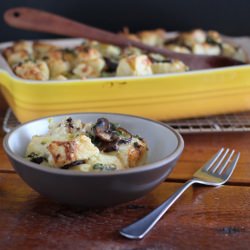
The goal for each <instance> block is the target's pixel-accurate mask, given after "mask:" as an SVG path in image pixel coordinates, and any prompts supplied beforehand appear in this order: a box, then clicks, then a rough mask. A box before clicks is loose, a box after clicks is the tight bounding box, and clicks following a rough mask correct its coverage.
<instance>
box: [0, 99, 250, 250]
mask: <svg viewBox="0 0 250 250" xmlns="http://www.w3.org/2000/svg"><path fill="white" fill-rule="evenodd" d="M0 102H1V99H0ZM0 106H1V105H0ZM1 107H2V108H0V123H1V124H2V121H3V115H4V111H5V108H4V106H1ZM5 107H7V106H5ZM3 136H4V133H3V132H2V130H1V132H0V137H1V140H2V139H3ZM184 141H185V150H184V152H183V154H182V156H181V158H180V160H179V162H178V164H177V166H176V167H175V169H174V171H173V173H172V174H171V176H170V177H169V178H168V179H167V180H166V181H165V182H164V183H162V184H161V185H159V186H158V187H157V188H156V189H155V190H153V192H151V193H149V194H148V195H146V196H145V197H143V198H141V199H138V200H135V201H132V202H129V203H126V204H122V205H119V206H115V207H111V208H103V209H89V210H83V209H81V208H72V207H67V206H64V205H61V204H57V203H54V202H53V201H50V200H48V199H47V198H45V197H42V196H41V195H39V194H38V193H37V192H35V191H33V190H32V189H31V188H29V187H28V186H27V185H26V184H25V183H24V182H23V181H22V180H21V178H20V177H19V176H18V175H17V174H16V173H15V171H14V170H13V169H12V167H11V165H10V163H9V161H8V159H7V156H6V155H5V153H4V151H3V147H2V145H1V146H0V163H1V164H0V249H1V250H2V249H3V250H5V249H6V250H12V249H42V250H43V249H60V250H61V249H70V250H71V249H73V250H75V249H90V250H91V249H116V250H120V249H124V250H125V249H136V250H139V249H148V250H153V249H223V250H224V249H249V244H250V209H249V207H250V153H249V151H250V150H249V148H250V147H249V146H250V133H247V132H244V133H220V134H197V135H185V136H184ZM222 146H224V147H231V148H235V149H236V150H239V151H240V152H241V158H240V161H239V163H238V166H237V168H236V170H235V172H234V174H233V176H232V177H231V180H230V181H229V182H228V183H227V184H226V185H225V186H222V187H217V188H214V187H204V186H198V185H197V186H194V187H191V188H189V189H188V190H187V191H186V192H185V193H184V194H183V196H182V197H181V198H180V199H179V200H178V201H177V202H176V203H175V204H174V205H173V207H171V208H170V210H169V211H168V212H167V213H166V215H165V216H164V217H163V218H162V219H161V220H160V221H159V223H158V224H157V225H156V226H155V228H154V229H153V230H152V232H151V233H150V234H149V235H148V236H146V237H145V239H143V240H128V239H125V238H123V237H122V236H120V235H119V233H118V230H119V229H120V228H122V227H124V226H126V225H128V224H130V223H131V222H133V221H134V220H136V219H138V218H140V217H142V216H144V215H145V214H147V213H148V212H149V211H151V210H152V209H153V208H154V207H156V206H157V205H159V204H160V203H161V202H162V201H164V200H165V199H166V198H167V197H169V196H170V195H171V194H172V193H173V192H175V191H176V190H177V189H178V188H179V187H180V186H181V185H182V182H184V181H185V180H187V179H188V178H190V177H191V176H192V174H193V173H194V172H195V170H196V169H198V168H199V167H200V166H201V165H202V164H203V163H204V162H205V161H206V160H208V159H209V158H210V157H211V156H212V154H214V153H215V152H216V151H217V150H218V149H219V148H220V147H222Z"/></svg>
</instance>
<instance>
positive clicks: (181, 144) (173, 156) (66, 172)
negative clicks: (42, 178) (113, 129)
mask: <svg viewBox="0 0 250 250" xmlns="http://www.w3.org/2000/svg"><path fill="white" fill-rule="evenodd" d="M91 114H93V115H97V114H100V116H101V115H114V116H125V117H133V118H136V119H140V120H145V121H148V122H152V123H155V124H158V125H160V126H163V127H165V128H166V129H168V130H170V131H171V132H173V133H174V135H175V137H176V138H177V141H178V143H177V147H176V148H175V150H174V151H173V152H172V153H171V154H170V155H168V156H166V157H165V158H163V159H162V160H159V161H156V162H153V163H148V164H147V163H146V164H144V165H141V166H137V167H134V168H129V169H121V170H115V171H112V172H82V171H75V170H70V169H57V168H49V167H46V166H42V165H39V164H36V163H33V162H30V161H27V160H25V158H23V157H21V156H18V155H16V154H15V153H13V151H12V150H11V149H10V147H9V143H8V142H9V138H10V137H11V135H12V134H14V133H15V131H16V130H18V129H19V128H20V127H23V126H25V125H27V124H30V123H33V122H37V121H41V120H46V119H48V118H56V117H64V116H72V115H91ZM3 147H4V150H5V152H6V153H7V155H9V157H11V158H13V159H15V160H16V161H17V162H19V163H22V164H24V165H26V166H27V167H30V168H33V169H37V170H40V171H44V172H49V173H51V174H59V175H71V176H72V175H73V176H91V177H95V176H96V177H97V176H110V175H121V174H132V173H137V172H144V171H149V170H152V169H155V168H160V167H162V166H164V165H166V164H167V163H169V162H171V161H172V160H174V159H176V158H177V157H178V156H180V155H181V153H182V151H183V149H184V140H183V138H182V136H181V135H180V134H179V133H178V132H177V131H175V130H174V129H173V128H171V127H170V126H169V125H167V124H165V123H163V122H160V121H154V120H151V119H149V118H145V117H140V116H136V115H129V114H122V113H109V112H76V113H70V114H69V113H66V114H60V115H53V116H46V117H43V118H38V119H34V120H31V121H28V122H25V123H23V124H20V125H18V126H17V127H16V128H14V129H13V130H12V131H11V132H9V133H8V134H6V135H5V137H4V139H3Z"/></svg>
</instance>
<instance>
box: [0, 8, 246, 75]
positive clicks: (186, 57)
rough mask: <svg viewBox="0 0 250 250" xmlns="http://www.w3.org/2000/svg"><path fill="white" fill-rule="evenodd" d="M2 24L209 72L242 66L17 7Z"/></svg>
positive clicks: (231, 60) (230, 61)
mask: <svg viewBox="0 0 250 250" xmlns="http://www.w3.org/2000/svg"><path fill="white" fill-rule="evenodd" d="M4 19H5V21H6V22H7V23H8V24H9V25H11V26H13V27H16V28H20V29H25V30H33V31H40V32H46V33H52V34H58V35H65V36H69V37H83V38H86V39H91V40H96V41H99V42H102V43H109V44H113V45H117V46H119V47H128V46H134V47H137V48H139V49H142V50H145V51H147V52H153V53H158V54H161V55H164V56H166V57H169V58H172V59H179V60H181V61H183V62H184V63H185V64H186V65H188V66H189V68H190V69H192V70H195V69H208V68H217V67H225V66H235V65H243V64H245V63H243V62H240V61H237V60H234V59H231V58H228V57H222V56H205V55H192V54H183V53H176V52H173V51H171V50H168V49H165V48H156V47H152V46H149V45H145V44H143V43H141V42H138V41H133V40H130V39H128V38H126V37H125V36H123V35H119V34H115V33H112V32H109V31H105V30H101V29H98V28H94V27H91V26H88V25H86V24H82V23H79V22H76V21H73V20H70V19H68V18H65V17H62V16H59V15H55V14H52V13H49V12H45V11H40V10H37V9H33V8H26V7H18V8H12V9H9V10H7V11H6V12H5V14H4Z"/></svg>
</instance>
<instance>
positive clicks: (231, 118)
mask: <svg viewBox="0 0 250 250" xmlns="http://www.w3.org/2000/svg"><path fill="white" fill-rule="evenodd" d="M166 123H167V124H168V125H170V126H171V127H173V128H174V129H176V130H177V131H179V132H180V133H181V134H191V133H209V132H244V131H250V112H243V113H235V114H226V115H215V116H207V117H201V118H191V119H181V120H172V121H166ZM18 124H19V122H18V121H17V119H16V117H15V116H14V114H13V113H12V111H11V109H8V110H7V112H6V114H5V117H4V121H3V130H4V131H5V132H6V133H8V132H10V131H11V130H12V129H14V128H15V127H16V126H17V125H18Z"/></svg>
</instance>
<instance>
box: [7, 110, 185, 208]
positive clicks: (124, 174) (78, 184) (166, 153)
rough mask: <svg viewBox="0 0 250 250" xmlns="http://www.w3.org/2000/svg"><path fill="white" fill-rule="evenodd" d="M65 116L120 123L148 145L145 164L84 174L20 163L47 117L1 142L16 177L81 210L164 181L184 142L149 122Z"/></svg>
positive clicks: (132, 118)
mask: <svg viewBox="0 0 250 250" xmlns="http://www.w3.org/2000/svg"><path fill="white" fill-rule="evenodd" d="M65 116H71V117H72V118H73V119H81V120H82V121H84V122H95V121H96V120H97V119H98V118H100V117H106V118H107V119H109V120H110V121H112V122H114V123H119V124H121V126H122V127H124V128H126V129H127V130H128V131H130V132H131V133H133V134H138V135H140V136H141V137H143V138H144V139H145V140H146V141H147V143H148V146H149V152H148V160H147V164H146V165H144V166H139V167H135V168H131V169H127V170H120V171H114V172H111V173H110V172H108V173H91V172H89V173H83V172H78V171H74V170H62V169H53V168H48V167H44V166H40V165H38V164H35V163H32V162H29V161H27V160H25V159H24V158H23V156H24V154H25V150H26V147H27V145H28V143H29V141H30V140H31V137H32V136H33V135H41V134H44V133H46V132H47V130H48V118H43V119H39V120H34V121H31V122H28V123H25V124H22V125H20V126H19V127H17V128H16V129H14V130H13V131H12V132H11V133H9V134H7V135H6V136H5V138H4V142H3V144H4V149H5V151H6V153H7V155H8V157H9V159H10V161H11V163H12V165H13V167H14V168H15V170H16V171H17V173H18V174H19V175H20V176H21V178H22V179H23V180H24V181H25V182H26V183H27V184H28V185H29V186H31V187H32V188H33V189H35V190H36V191H37V192H39V193H40V194H42V195H44V196H46V197H48V198H50V199H52V200H54V201H57V202H61V203H64V204H69V205H77V206H83V207H103V206H111V205H115V204H119V203H123V202H127V201H130V200H134V199H136V198H139V197H141V196H143V195H145V194H146V193H148V192H149V191H151V190H152V189H153V188H154V187H156V186H157V185H158V184H159V183H161V182H162V181H163V180H165V179H166V177H167V176H168V175H169V174H170V172H171V171H172V169H173V167H174V166H175V164H176V161H177V160H178V158H179V156H180V155H181V153H182V150H183V147H184V142H183V139H182V137H181V136H180V135H179V134H178V133H177V132H175V131H174V130H173V129H172V128H170V127H168V126H166V125H164V124H162V123H158V122H155V121H152V120H148V119H144V118H140V117H136V116H129V115H121V114H110V113H79V114H65V115H60V116H55V117H54V120H55V121H57V120H61V119H62V118H63V117H65Z"/></svg>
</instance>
